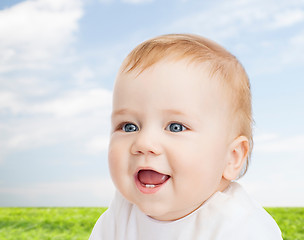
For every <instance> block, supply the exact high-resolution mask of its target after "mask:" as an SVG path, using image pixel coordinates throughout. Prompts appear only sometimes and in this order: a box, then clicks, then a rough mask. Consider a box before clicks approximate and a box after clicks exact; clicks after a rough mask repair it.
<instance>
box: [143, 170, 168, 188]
mask: <svg viewBox="0 0 304 240" xmlns="http://www.w3.org/2000/svg"><path fill="white" fill-rule="evenodd" d="M168 178H169V176H168V175H165V174H161V173H158V172H155V171H153V170H140V171H139V172H138V179H139V181H140V182H141V183H143V184H153V185H157V184H162V183H164V182H165V181H166V180H167V179H168Z"/></svg>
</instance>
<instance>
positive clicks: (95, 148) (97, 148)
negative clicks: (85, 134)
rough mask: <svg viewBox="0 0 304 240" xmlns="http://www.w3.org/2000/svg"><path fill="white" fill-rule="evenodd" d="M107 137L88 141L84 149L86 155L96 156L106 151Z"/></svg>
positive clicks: (98, 137) (97, 137) (96, 137)
mask: <svg viewBox="0 0 304 240" xmlns="http://www.w3.org/2000/svg"><path fill="white" fill-rule="evenodd" d="M108 145H109V136H108V135H104V136H95V137H93V138H92V139H91V140H89V141H88V142H87V143H86V145H85V147H86V152H87V153H88V154H98V153H101V152H103V151H106V150H107V149H108Z"/></svg>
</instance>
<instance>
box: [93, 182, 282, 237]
mask: <svg viewBox="0 0 304 240" xmlns="http://www.w3.org/2000/svg"><path fill="white" fill-rule="evenodd" d="M155 239H157V240H161V239H165V240H179V239H180V240H187V239H189V240H190V239H191V240H198V239H201V240H282V237H281V231H280V229H279V227H278V226H277V224H276V222H275V221H274V220H273V218H272V217H271V216H270V215H269V214H268V213H267V212H266V211H265V210H264V209H263V208H262V206H260V205H259V204H258V203H256V202H255V201H254V200H253V199H251V198H250V197H249V196H248V194H247V193H246V192H245V191H244V189H243V188H242V187H241V186H240V185H239V184H238V183H236V182H234V183H231V184H230V185H229V187H228V188H227V189H226V190H225V191H224V192H216V193H215V194H213V195H212V197H211V198H209V199H208V200H207V201H206V202H205V203H204V204H203V205H202V206H201V207H200V208H198V209H197V210H196V211H194V212H193V213H191V214H189V215H188V216H186V217H184V218H182V219H179V220H176V221H157V220H154V219H152V218H150V217H148V216H146V215H145V214H144V213H143V212H141V211H140V210H139V209H138V207H137V206H136V205H134V204H131V203H130V202H128V201H127V200H126V199H125V198H123V196H121V195H120V194H119V193H118V192H117V193H116V195H115V198H114V200H113V202H112V204H111V206H110V207H109V209H108V210H107V211H106V212H105V213H104V214H102V215H101V217H100V218H99V219H98V221H97V222H96V224H95V226H94V229H93V231H92V234H91V236H90V238H89V240H155Z"/></svg>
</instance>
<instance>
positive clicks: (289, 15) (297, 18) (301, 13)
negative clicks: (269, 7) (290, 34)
mask: <svg viewBox="0 0 304 240" xmlns="http://www.w3.org/2000/svg"><path fill="white" fill-rule="evenodd" d="M303 21H304V10H302V9H297V8H295V9H288V10H285V11H284V10H282V11H280V12H277V13H275V15H274V17H273V20H272V22H270V24H269V25H268V26H269V28H271V29H278V28H283V27H290V26H292V25H295V24H297V23H300V22H303Z"/></svg>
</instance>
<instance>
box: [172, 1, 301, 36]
mask: <svg viewBox="0 0 304 240" xmlns="http://www.w3.org/2000/svg"><path fill="white" fill-rule="evenodd" d="M303 5H304V4H303V2H302V3H301V2H297V1H288V2H287V1H262V0H246V1H243V0H232V1H222V2H221V4H215V7H210V8H207V9H206V10H199V11H198V12H197V13H196V14H191V16H186V17H183V18H181V19H179V20H177V21H176V22H174V23H173V25H171V26H169V27H167V29H169V31H170V32H172V31H174V32H185V31H186V32H195V33H198V34H201V35H203V36H208V37H210V38H212V39H216V40H217V41H224V40H226V39H232V38H237V37H239V36H244V34H247V33H263V32H265V31H269V30H270V29H272V30H275V29H279V28H283V27H290V26H293V25H294V24H297V23H300V22H302V21H304V11H303V10H302V9H301V8H303Z"/></svg>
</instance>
